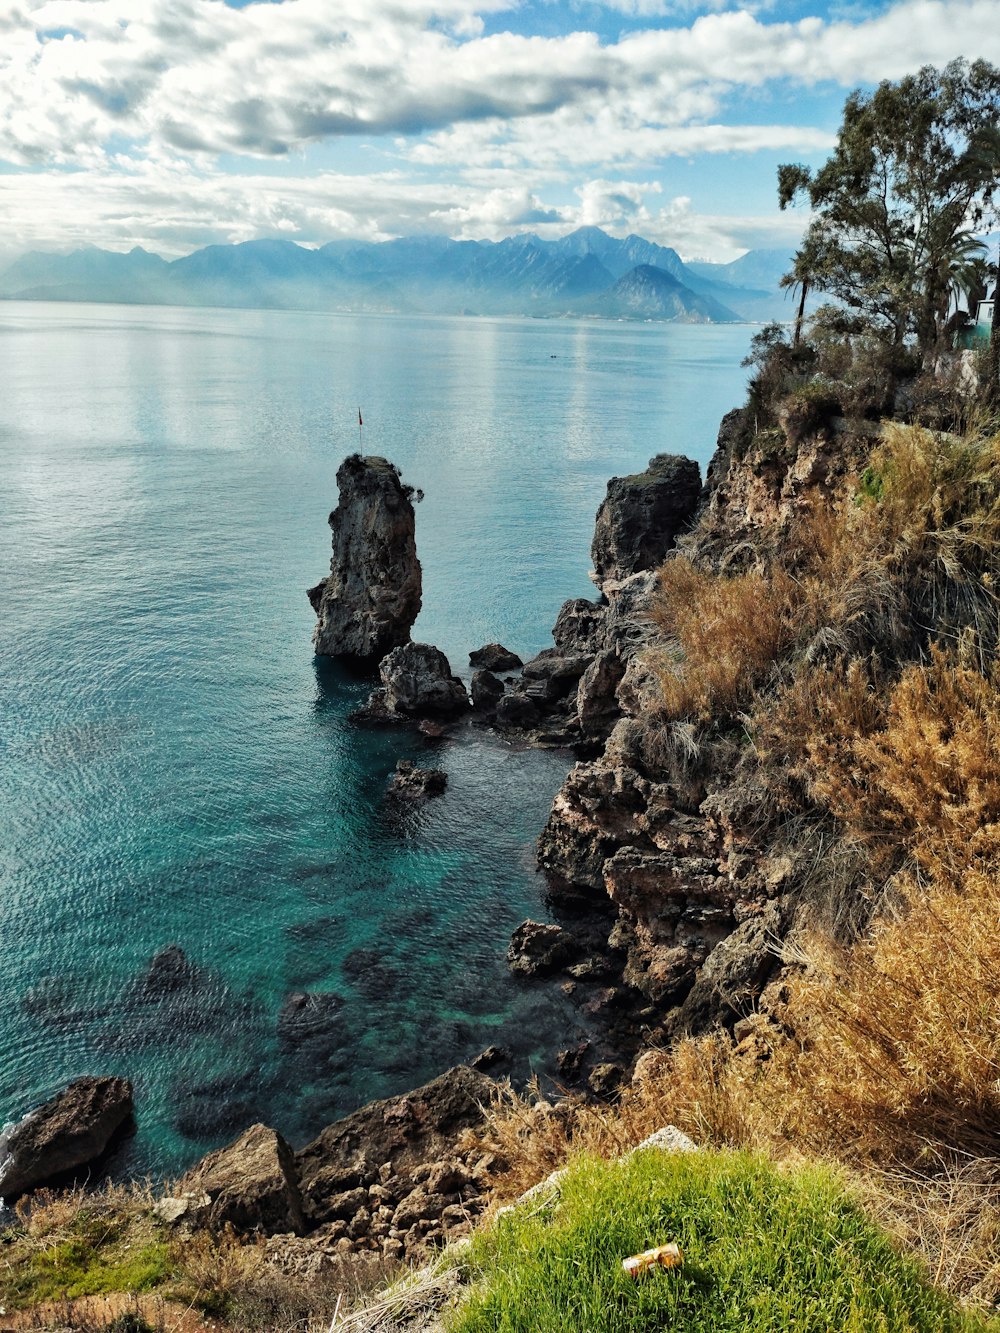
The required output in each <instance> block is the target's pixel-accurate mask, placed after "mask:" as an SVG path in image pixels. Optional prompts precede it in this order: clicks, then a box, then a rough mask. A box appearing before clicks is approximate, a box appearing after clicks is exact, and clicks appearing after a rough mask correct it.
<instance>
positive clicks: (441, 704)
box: [379, 643, 469, 718]
mask: <svg viewBox="0 0 1000 1333" xmlns="http://www.w3.org/2000/svg"><path fill="white" fill-rule="evenodd" d="M379 675H380V676H381V678H382V690H381V695H380V697H381V701H382V704H383V706H384V708H385V711H386V714H387V715H388V716H389V717H400V716H403V717H411V718H412V717H439V718H451V717H458V716H460V715H461V714H463V713H466V712H468V709H469V696H468V695H467V694H466V692H465V686H464V685H463V684H462V682H461V681H460V680H459V679H458V677H457V676H453V675H452V674H451V666H450V664H449V662H448V659H447V657H445V655H444V653H443V652H442V651H441V649H440V648H435V647H433V645H432V644H429V643H405V644H403V645H402V646H401V647H399V648H394V649H393V650H392V652H391V653H389V654H388V655H387V656H386V657H384V658H383V659H382V662H381V663H380V665H379Z"/></svg>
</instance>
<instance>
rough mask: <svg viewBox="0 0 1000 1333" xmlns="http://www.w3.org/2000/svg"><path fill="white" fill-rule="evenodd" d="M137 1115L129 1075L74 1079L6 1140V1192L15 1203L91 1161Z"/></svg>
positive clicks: (0, 1176)
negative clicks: (28, 1193)
mask: <svg viewBox="0 0 1000 1333" xmlns="http://www.w3.org/2000/svg"><path fill="white" fill-rule="evenodd" d="M131 1115H132V1084H131V1083H130V1082H129V1081H128V1080H127V1079H124V1078H78V1079H74V1081H73V1082H72V1083H70V1084H69V1085H68V1086H67V1087H66V1088H64V1089H63V1091H62V1092H60V1093H58V1094H57V1095H56V1096H55V1097H53V1098H52V1099H51V1100H50V1101H47V1102H45V1104H44V1105H43V1106H40V1107H39V1108H38V1109H37V1110H36V1111H32V1112H31V1113H30V1114H29V1115H27V1116H25V1118H24V1119H23V1120H22V1121H21V1122H20V1123H19V1124H18V1125H16V1126H15V1127H14V1129H13V1130H11V1131H10V1133H9V1134H8V1135H6V1141H5V1142H0V1197H3V1198H4V1199H6V1200H7V1201H8V1202H10V1201H11V1200H12V1199H16V1198H17V1197H18V1196H19V1195H21V1194H26V1193H27V1192H28V1191H29V1190H34V1189H38V1188H39V1186H41V1185H45V1184H48V1183H49V1182H50V1181H52V1180H54V1179H57V1178H58V1177H60V1176H65V1175H68V1174H69V1173H70V1172H73V1171H77V1170H79V1169H81V1168H82V1167H85V1166H88V1165H89V1164H90V1163H91V1162H93V1161H95V1160H96V1159H97V1158H98V1157H100V1156H101V1154H102V1153H103V1152H104V1151H105V1149H106V1148H107V1147H108V1145H109V1143H110V1142H111V1140H112V1138H113V1137H114V1135H115V1133H116V1132H117V1131H118V1130H119V1129H121V1128H122V1126H123V1125H125V1124H126V1122H127V1121H128V1120H129V1119H130V1118H131Z"/></svg>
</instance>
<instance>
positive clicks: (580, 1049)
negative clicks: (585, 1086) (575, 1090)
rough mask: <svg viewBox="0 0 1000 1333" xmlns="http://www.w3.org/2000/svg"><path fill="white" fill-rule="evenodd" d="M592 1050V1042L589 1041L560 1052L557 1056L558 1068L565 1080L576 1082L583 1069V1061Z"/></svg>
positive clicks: (578, 1043)
mask: <svg viewBox="0 0 1000 1333" xmlns="http://www.w3.org/2000/svg"><path fill="white" fill-rule="evenodd" d="M589 1050H590V1042H589V1041H587V1040H584V1041H580V1042H577V1044H576V1045H575V1046H570V1047H568V1048H567V1049H566V1050H564V1051H559V1052H558V1054H557V1055H556V1068H557V1069H558V1070H559V1073H560V1074H561V1075H562V1077H563V1078H565V1079H568V1080H570V1081H571V1082H576V1081H577V1080H578V1079H579V1077H580V1073H581V1071H582V1068H583V1059H584V1056H585V1055H586V1054H587V1052H588V1051H589Z"/></svg>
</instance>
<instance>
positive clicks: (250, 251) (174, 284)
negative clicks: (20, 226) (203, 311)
mask: <svg viewBox="0 0 1000 1333" xmlns="http://www.w3.org/2000/svg"><path fill="white" fill-rule="evenodd" d="M779 256H780V259H779ZM787 262H788V256H787V255H786V254H785V253H784V252H780V251H760V252H754V251H751V252H750V253H749V254H747V255H744V256H743V258H742V259H740V260H736V261H735V263H733V264H685V263H684V262H683V261H682V260H681V258H680V256H679V255H678V254H677V252H676V250H671V249H670V248H669V247H668V246H662V245H657V244H656V243H655V242H653V241H647V240H645V239H643V237H641V236H627V237H625V239H624V240H620V239H618V238H616V237H613V236H609V235H608V234H607V233H606V232H604V231H601V230H600V228H598V227H580V228H579V229H578V230H577V231H574V232H572V233H571V234H570V235H568V236H564V237H562V238H561V239H559V240H556V241H549V240H543V239H542V238H541V237H539V236H534V235H531V234H526V235H518V236H510V237H508V238H507V239H506V240H502V241H453V240H449V239H448V238H447V237H441V236H409V237H402V238H400V239H399V240H394V241H385V242H381V243H369V242H358V241H333V242H331V243H329V244H328V245H324V246H322V247H320V248H319V249H315V250H312V249H307V248H306V247H305V246H301V245H298V244H296V242H294V241H288V240H261V241H245V242H243V243H242V244H239V245H210V246H206V247H205V248H204V249H202V250H196V251H195V252H194V253H193V254H190V255H186V256H185V257H184V258H183V259H176V260H174V261H173V262H172V263H168V262H167V261H166V260H164V259H161V258H160V257H159V256H157V255H152V254H149V253H148V252H147V251H145V250H142V249H139V248H136V249H134V250H131V251H129V253H128V254H117V253H112V252H110V251H107V250H99V249H95V248H93V247H87V248H85V249H82V250H76V251H74V252H73V253H72V254H69V255H47V254H29V255H25V256H23V257H22V258H21V259H19V260H17V261H16V262H15V263H14V264H12V265H11V266H10V267H9V268H8V269H6V270H5V271H4V272H3V273H0V297H7V298H12V299H19V300H54V301H116V302H130V303H149V304H169V305H196V306H206V305H216V306H242V307H254V308H265V309H266V308H277V309H291V310H359V311H405V312H414V313H417V312H423V313H432V314H458V313H467V314H481V315H539V316H557V315H577V316H587V315H597V316H603V317H605V318H613V319H655V320H687V321H698V322H722V321H732V320H738V319H769V318H774V317H775V315H774V310H775V309H777V307H778V304H779V303H781V302H782V296H781V293H779V292H778V290H777V286H776V279H774V275H775V274H778V276H779V277H780V273H781V272H784V271H785V268H786V267H787ZM779 270H780V271H779ZM751 282H752V283H754V284H758V283H759V285H751ZM778 317H779V318H780V317H784V318H788V317H790V316H789V314H788V312H787V311H786V313H785V314H784V315H783V316H782V315H780V314H779V316H778Z"/></svg>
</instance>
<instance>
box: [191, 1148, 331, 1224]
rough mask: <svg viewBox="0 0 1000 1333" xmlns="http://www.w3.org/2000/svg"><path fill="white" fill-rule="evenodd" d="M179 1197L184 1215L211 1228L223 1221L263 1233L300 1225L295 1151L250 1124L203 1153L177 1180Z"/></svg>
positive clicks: (301, 1218) (300, 1201)
mask: <svg viewBox="0 0 1000 1333" xmlns="http://www.w3.org/2000/svg"><path fill="white" fill-rule="evenodd" d="M180 1198H182V1199H185V1200H186V1201H187V1204H188V1206H187V1208H186V1209H185V1210H184V1213H185V1215H186V1216H187V1218H188V1219H189V1220H191V1221H194V1222H196V1223H197V1224H198V1225H200V1226H209V1227H212V1228H213V1229H215V1230H220V1229H221V1228H222V1227H224V1226H225V1225H226V1224H227V1223H228V1224H229V1225H231V1226H232V1227H234V1228H235V1229H236V1230H237V1231H241V1232H247V1231H260V1232H263V1233H264V1234H265V1235H273V1234H274V1233H275V1232H284V1231H293V1232H296V1233H299V1232H302V1231H304V1230H305V1220H304V1218H303V1214H302V1197H301V1195H300V1193H299V1183H298V1173H297V1171H296V1169H295V1158H294V1155H293V1153H292V1150H291V1148H290V1147H289V1146H288V1144H287V1143H286V1142H285V1140H284V1139H283V1138H282V1137H281V1135H280V1134H278V1133H277V1132H276V1131H275V1130H273V1129H269V1128H268V1126H267V1125H251V1126H250V1128H249V1129H248V1130H247V1131H246V1132H245V1133H243V1134H241V1135H240V1137H239V1138H238V1139H237V1140H236V1142H235V1143H231V1144H230V1145H229V1146H228V1147H227V1148H220V1149H219V1150H218V1152H213V1153H209V1155H208V1156H207V1157H205V1158H203V1159H202V1160H201V1162H199V1163H198V1165H197V1166H196V1167H195V1168H194V1170H193V1171H190V1172H188V1174H187V1175H186V1176H185V1177H184V1179H183V1180H182V1181H181V1190H180ZM180 1215H181V1214H180V1213H178V1216H180Z"/></svg>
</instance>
